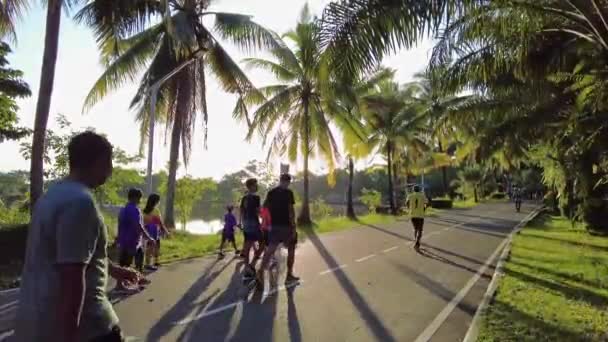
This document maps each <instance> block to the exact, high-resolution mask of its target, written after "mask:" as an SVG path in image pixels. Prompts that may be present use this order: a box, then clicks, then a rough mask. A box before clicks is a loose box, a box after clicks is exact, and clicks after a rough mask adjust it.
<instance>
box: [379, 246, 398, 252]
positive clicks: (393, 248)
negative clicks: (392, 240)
mask: <svg viewBox="0 0 608 342" xmlns="http://www.w3.org/2000/svg"><path fill="white" fill-rule="evenodd" d="M397 248H399V247H397V246H394V247H391V248H387V249H385V250H383V251H382V253H388V252H392V251H394V250H395V249H397Z"/></svg>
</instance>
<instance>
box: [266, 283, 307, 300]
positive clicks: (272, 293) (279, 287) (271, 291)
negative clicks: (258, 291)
mask: <svg viewBox="0 0 608 342" xmlns="http://www.w3.org/2000/svg"><path fill="white" fill-rule="evenodd" d="M302 283H304V280H302V279H300V280H298V281H296V282H293V283H289V284H287V285H280V286H278V287H277V288H275V289H272V290H270V291H264V294H263V295H262V303H264V302H265V301H266V299H267V298H268V297H270V296H273V295H275V294H277V293H279V292H281V291H285V290H288V289H290V288H292V287H296V286H300V285H302Z"/></svg>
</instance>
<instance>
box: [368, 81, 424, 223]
mask: <svg viewBox="0 0 608 342" xmlns="http://www.w3.org/2000/svg"><path fill="white" fill-rule="evenodd" d="M363 101H364V103H365V110H364V117H365V122H366V125H367V126H368V132H370V136H369V137H368V143H369V144H370V146H372V147H373V148H374V149H375V150H376V151H379V152H381V153H382V154H383V155H384V156H385V157H386V161H387V166H386V170H387V174H388V192H389V193H388V196H389V205H390V209H391V212H392V213H393V214H396V213H397V207H396V204H395V191H394V187H393V182H394V175H393V172H394V162H395V158H396V157H398V156H399V155H400V152H401V151H403V150H406V149H407V150H408V151H409V152H410V154H414V153H415V154H417V155H422V153H423V152H424V151H427V150H428V147H427V145H426V144H425V142H424V137H423V133H424V132H423V126H422V124H423V123H424V117H423V116H420V114H419V113H420V107H419V106H418V105H417V103H416V101H415V99H414V98H413V97H412V94H411V93H410V92H409V91H407V90H403V89H400V87H399V85H398V84H397V83H395V82H393V81H385V82H382V83H381V84H380V86H379V87H378V88H377V89H376V91H375V92H374V93H373V94H370V95H367V96H365V97H364V99H363Z"/></svg>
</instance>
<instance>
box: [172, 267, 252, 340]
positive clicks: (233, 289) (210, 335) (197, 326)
mask: <svg viewBox="0 0 608 342" xmlns="http://www.w3.org/2000/svg"><path fill="white" fill-rule="evenodd" d="M243 267H244V264H243V263H242V262H241V263H238V264H237V266H236V267H235V268H234V271H233V273H232V275H231V277H230V280H229V282H228V283H227V286H226V287H225V288H224V290H223V291H222V292H221V293H220V294H219V295H217V296H215V298H214V300H213V302H211V303H210V304H208V305H205V306H199V309H198V310H197V312H196V313H195V314H194V315H193V316H194V317H200V315H201V314H204V312H205V311H207V310H213V309H215V308H219V307H221V306H223V305H226V304H231V303H234V302H236V301H238V300H239V299H241V298H239V291H240V290H241V289H243V288H244V286H243V285H242V284H241V281H242V280H241V279H242V275H241V272H242V269H243ZM237 307H238V306H236V305H235V306H231V307H228V308H226V309H225V310H222V311H221V312H219V313H217V314H214V315H210V316H207V317H200V318H197V319H195V320H194V321H192V322H190V324H189V325H188V327H187V328H186V329H184V331H183V332H182V333H181V335H180V337H179V338H178V341H203V340H205V339H208V340H212V341H216V340H217V341H219V340H225V339H226V337H227V335H228V334H229V333H230V329H231V323H232V320H233V316H234V314H235V313H236V312H237Z"/></svg>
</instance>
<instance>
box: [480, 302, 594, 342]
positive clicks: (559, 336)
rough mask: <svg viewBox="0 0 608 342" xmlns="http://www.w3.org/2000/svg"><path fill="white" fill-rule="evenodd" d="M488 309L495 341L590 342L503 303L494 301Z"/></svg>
mask: <svg viewBox="0 0 608 342" xmlns="http://www.w3.org/2000/svg"><path fill="white" fill-rule="evenodd" d="M489 309H490V310H489V311H490V312H489V313H488V316H489V320H490V321H493V322H495V323H494V324H492V325H491V326H488V330H489V331H491V333H490V335H489V336H491V337H492V338H493V339H494V340H495V341H568V342H583V341H591V339H590V338H589V336H585V334H581V333H580V332H576V331H572V330H570V329H566V328H564V327H561V326H559V325H556V324H551V323H549V322H547V321H545V320H542V319H540V318H539V317H538V316H533V315H530V314H528V313H525V312H523V311H521V310H519V309H517V308H516V307H514V306H512V305H510V304H508V303H505V302H503V301H499V300H496V301H494V302H493V303H492V305H491V306H490V308H489ZM602 333H603V332H602ZM484 337H486V338H488V337H487V336H484ZM593 341H601V339H597V340H596V339H593Z"/></svg>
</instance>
